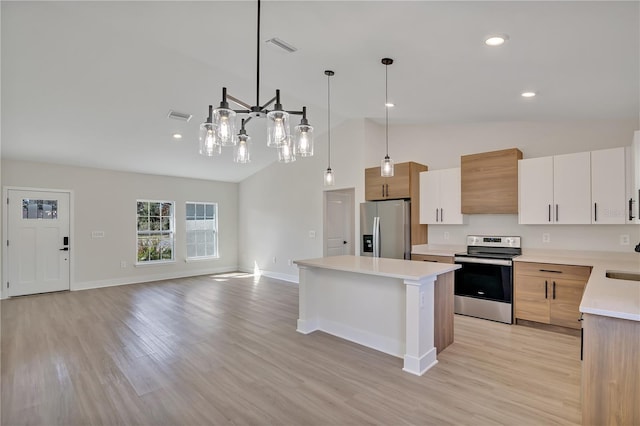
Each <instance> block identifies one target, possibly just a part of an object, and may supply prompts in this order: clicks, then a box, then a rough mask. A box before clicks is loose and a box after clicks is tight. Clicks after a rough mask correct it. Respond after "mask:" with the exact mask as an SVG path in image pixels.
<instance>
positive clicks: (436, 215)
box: [436, 207, 438, 222]
mask: <svg viewBox="0 0 640 426" xmlns="http://www.w3.org/2000/svg"><path fill="white" fill-rule="evenodd" d="M437 221H438V208H437V207H436V222H437Z"/></svg>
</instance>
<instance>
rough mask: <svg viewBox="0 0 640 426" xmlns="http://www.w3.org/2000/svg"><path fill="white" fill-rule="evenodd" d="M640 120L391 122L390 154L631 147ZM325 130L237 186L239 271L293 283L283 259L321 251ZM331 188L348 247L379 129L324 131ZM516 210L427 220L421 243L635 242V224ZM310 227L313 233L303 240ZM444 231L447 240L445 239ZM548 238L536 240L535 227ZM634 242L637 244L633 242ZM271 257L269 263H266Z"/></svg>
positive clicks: (410, 156)
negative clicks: (588, 222) (504, 239)
mask: <svg viewBox="0 0 640 426" xmlns="http://www.w3.org/2000/svg"><path fill="white" fill-rule="evenodd" d="M637 128H638V120H608V121H597V120H596V121H580V122H535V123H533V122H509V123H472V124H447V125H432V126H425V125H421V126H407V125H405V126H392V127H391V128H390V132H389V154H390V156H391V157H392V158H393V159H394V161H395V162H396V163H400V162H404V161H416V162H419V163H422V164H426V165H428V166H429V169H431V170H436V169H443V168H450V167H459V166H460V156H461V155H465V154H473V153H479V152H485V151H493V150H498V149H505V148H513V147H516V148H519V149H520V150H522V151H523V153H524V157H525V158H532V157H540V156H546V155H554V154H562V153H569V152H581V151H590V150H596V149H604V148H609V147H616V146H625V145H630V144H631V140H632V136H633V131H634V130H635V129H637ZM325 137H326V135H323V136H321V137H319V139H320V141H316V143H317V146H316V156H314V157H313V158H312V159H301V160H298V161H297V162H296V163H295V164H294V165H283V164H274V165H272V166H271V167H269V168H267V169H265V170H263V171H261V172H259V173H257V174H256V175H254V176H252V177H251V178H249V179H247V180H245V181H244V182H242V183H241V184H240V195H239V197H240V201H239V204H240V230H239V244H240V254H239V260H240V268H241V269H242V270H246V271H250V270H253V268H254V266H255V265H257V266H258V267H259V268H260V269H261V270H263V272H265V273H266V274H267V275H271V276H276V277H280V278H285V279H289V280H295V279H296V277H297V269H296V267H295V266H289V265H288V264H287V260H288V259H294V260H295V259H302V258H311V257H320V256H322V240H321V238H320V237H321V235H322V232H321V231H322V226H323V225H322V191H323V187H322V180H321V178H322V171H323V170H324V169H325V168H326V140H325V139H323V138H325ZM332 142H333V143H332V149H333V152H334V155H333V156H332V158H333V160H332V168H333V169H334V170H335V172H336V175H337V186H336V187H335V188H334V189H339V188H348V187H353V188H355V191H356V200H355V203H356V229H355V230H356V234H357V235H356V243H357V247H356V253H359V252H360V248H359V226H360V225H359V214H358V212H359V208H358V204H359V203H360V202H362V201H363V200H364V168H365V167H373V166H378V165H379V164H380V160H381V159H382V158H383V157H384V153H385V136H384V126H381V125H379V124H376V123H374V122H372V121H369V120H354V121H350V122H346V123H343V125H342V126H339V127H337V128H335V129H333V130H332ZM517 222H518V219H517V216H516V215H473V216H470V217H469V221H468V224H466V225H458V226H446V225H435V226H429V242H430V243H440V244H460V245H464V244H465V237H466V235H468V234H476V233H477V234H483V233H496V234H502V233H504V234H514V235H521V236H522V237H523V245H524V247H525V248H534V247H536V248H537V247H544V248H562V249H575V250H613V251H629V250H633V245H630V246H620V245H619V236H620V235H622V234H628V235H630V237H631V242H632V243H633V244H634V245H635V244H636V243H637V242H638V241H640V226H637V225H635V226H634V225H613V226H604V225H597V226H554V227H549V226H525V225H518V223H517ZM310 230H315V231H316V239H314V240H312V239H309V237H308V232H309V231H310ZM445 232H448V234H449V239H448V240H445V239H444V233H445ZM543 232H548V233H550V234H551V243H545V245H544V246H543V245H542V233H543ZM634 241H635V242H634ZM273 257H276V263H273V261H272V260H273Z"/></svg>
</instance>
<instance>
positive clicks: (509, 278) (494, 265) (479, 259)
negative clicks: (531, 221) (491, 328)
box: [454, 235, 522, 324]
mask: <svg viewBox="0 0 640 426" xmlns="http://www.w3.org/2000/svg"><path fill="white" fill-rule="evenodd" d="M520 254H522V249H521V246H520V237H505V236H487V235H469V236H467V252H466V253H458V254H456V255H455V263H457V264H460V265H461V266H462V268H460V269H458V270H456V272H455V278H456V279H455V308H454V309H455V313H456V314H462V315H469V316H472V317H478V318H484V319H488V320H493V321H500V322H504V323H507V324H511V323H512V322H513V309H512V301H513V261H512V259H513V258H514V257H516V256H519V255H520Z"/></svg>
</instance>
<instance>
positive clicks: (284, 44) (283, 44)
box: [267, 37, 298, 53]
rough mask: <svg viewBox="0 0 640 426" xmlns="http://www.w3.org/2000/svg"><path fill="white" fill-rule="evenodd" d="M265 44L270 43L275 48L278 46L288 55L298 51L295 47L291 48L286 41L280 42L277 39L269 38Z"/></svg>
mask: <svg viewBox="0 0 640 426" xmlns="http://www.w3.org/2000/svg"><path fill="white" fill-rule="evenodd" d="M267 43H271V44H273V45H275V46H278V47H279V48H280V49H282V50H286V51H287V52H288V53H293V52H295V51H296V50H298V49H297V48H296V47H295V46H292V45H290V44H289V43H287V42H286V41H284V40H280V39H279V38H277V37H274V38H270V39H269V40H267Z"/></svg>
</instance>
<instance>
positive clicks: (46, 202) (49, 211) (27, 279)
mask: <svg viewBox="0 0 640 426" xmlns="http://www.w3.org/2000/svg"><path fill="white" fill-rule="evenodd" d="M8 197H9V203H8V212H7V214H8V216H7V219H8V220H7V224H8V229H7V240H8V245H9V246H8V252H7V263H8V269H9V274H8V278H9V279H8V294H9V296H21V295H25V294H35V293H47V292H51V291H60V290H68V289H69V256H70V248H69V193H67V192H53V191H51V192H50V191H26V190H9V191H8Z"/></svg>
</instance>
